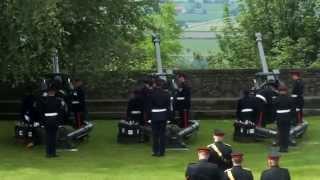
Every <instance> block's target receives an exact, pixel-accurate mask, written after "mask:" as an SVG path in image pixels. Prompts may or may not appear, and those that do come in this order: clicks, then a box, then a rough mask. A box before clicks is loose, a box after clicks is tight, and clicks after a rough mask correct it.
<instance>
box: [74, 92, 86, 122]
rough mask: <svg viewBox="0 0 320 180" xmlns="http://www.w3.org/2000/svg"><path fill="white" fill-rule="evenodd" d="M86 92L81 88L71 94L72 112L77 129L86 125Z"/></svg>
mask: <svg viewBox="0 0 320 180" xmlns="http://www.w3.org/2000/svg"><path fill="white" fill-rule="evenodd" d="M85 97H86V96H85V91H84V90H83V88H82V87H81V86H79V87H76V88H75V89H74V90H73V91H72V92H71V110H72V112H73V113H74V119H75V127H76V128H81V126H83V125H84V120H85V116H86V102H85Z"/></svg>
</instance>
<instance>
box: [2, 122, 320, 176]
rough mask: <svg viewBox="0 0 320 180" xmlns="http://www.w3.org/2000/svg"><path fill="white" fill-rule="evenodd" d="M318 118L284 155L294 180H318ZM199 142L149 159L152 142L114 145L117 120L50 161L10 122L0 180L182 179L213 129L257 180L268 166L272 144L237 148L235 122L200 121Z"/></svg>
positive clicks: (5, 130) (4, 132)
mask: <svg viewBox="0 0 320 180" xmlns="http://www.w3.org/2000/svg"><path fill="white" fill-rule="evenodd" d="M319 118H320V117H313V118H307V119H308V120H309V122H310V129H309V131H308V132H307V134H306V135H305V137H304V138H303V141H302V140H299V146H297V147H295V148H292V149H290V153H289V154H285V155H283V157H282V162H281V164H282V166H284V167H287V168H289V169H290V171H291V174H292V179H293V180H318V179H319V172H318V170H319V169H320V164H319V162H320V157H319V149H320V139H319V137H320V131H319V129H320V121H319ZM200 124H201V127H200V132H199V134H198V137H197V138H194V139H192V140H191V141H190V142H189V144H190V150H189V151H168V152H167V155H166V157H164V158H156V157H152V156H151V147H150V145H149V144H135V145H120V144H117V143H116V133H117V122H116V121H95V128H94V131H93V133H92V136H91V138H90V140H89V142H86V143H84V144H81V145H80V146H79V151H78V152H60V153H59V154H60V157H59V158H56V159H46V158H45V157H44V149H43V147H42V146H39V147H36V148H34V149H32V150H28V149H25V148H24V147H23V146H22V145H19V144H16V143H15V142H14V140H13V126H14V122H12V121H0V160H1V161H0V180H123V179H127V180H164V179H165V180H178V179H184V171H185V167H186V165H187V164H188V163H189V162H192V161H195V160H196V154H195V149H196V148H197V147H199V146H203V145H206V144H208V143H210V141H211V138H210V137H211V131H212V130H213V129H214V128H221V129H223V130H224V131H226V132H227V136H226V138H227V139H226V141H227V143H230V144H231V145H233V147H234V149H236V150H238V151H243V152H244V153H245V166H246V167H249V168H251V169H252V170H253V172H254V175H255V179H259V176H260V172H261V171H262V170H263V169H265V168H266V155H267V152H268V150H269V145H270V142H268V141H266V142H261V143H256V144H253V143H251V144H239V143H235V142H233V141H232V140H231V136H232V122H231V121H222V120H221V121H209V120H207V121H201V123H200Z"/></svg>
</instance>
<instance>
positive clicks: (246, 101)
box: [237, 90, 257, 123]
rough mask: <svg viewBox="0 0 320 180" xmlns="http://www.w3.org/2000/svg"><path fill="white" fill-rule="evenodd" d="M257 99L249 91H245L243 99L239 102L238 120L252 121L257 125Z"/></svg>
mask: <svg viewBox="0 0 320 180" xmlns="http://www.w3.org/2000/svg"><path fill="white" fill-rule="evenodd" d="M256 101H257V99H256V98H255V97H254V96H253V94H251V92H250V91H249V90H244V91H243V97H242V98H241V99H239V100H238V105H237V119H238V120H239V121H242V122H244V121H246V120H248V121H250V122H253V123H255V122H256V118H257V110H256V103H257V102H256Z"/></svg>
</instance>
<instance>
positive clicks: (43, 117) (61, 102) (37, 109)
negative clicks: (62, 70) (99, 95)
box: [21, 78, 87, 157]
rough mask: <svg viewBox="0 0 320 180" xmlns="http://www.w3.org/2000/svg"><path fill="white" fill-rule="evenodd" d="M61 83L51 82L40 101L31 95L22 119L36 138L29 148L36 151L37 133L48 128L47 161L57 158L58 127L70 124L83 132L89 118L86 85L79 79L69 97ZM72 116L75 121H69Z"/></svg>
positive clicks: (75, 81) (22, 113) (57, 79)
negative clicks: (38, 129) (39, 129)
mask: <svg viewBox="0 0 320 180" xmlns="http://www.w3.org/2000/svg"><path fill="white" fill-rule="evenodd" d="M60 80H61V79H60V78H56V79H54V80H53V81H52V82H49V84H47V87H46V88H45V89H44V90H43V91H42V94H41V96H40V97H37V96H35V95H34V94H33V93H31V92H32V91H29V93H28V94H27V95H26V96H25V97H24V99H23V100H22V110H21V116H22V119H23V121H24V123H25V124H27V125H28V127H30V128H31V131H32V132H33V134H34V135H33V136H32V139H30V142H29V143H28V144H27V147H32V146H33V145H35V144H36V143H37V142H38V141H39V140H38V138H39V137H38V135H37V134H36V133H35V132H36V131H35V129H36V128H38V127H41V126H43V127H44V128H45V136H46V138H45V141H46V154H47V157H56V156H57V155H56V141H57V131H58V127H59V126H60V125H66V124H68V125H72V126H73V127H74V128H76V129H78V128H81V127H82V126H83V125H84V120H85V118H86V114H87V113H86V103H85V92H84V90H83V82H82V81H81V80H80V79H75V80H74V81H73V83H72V87H73V88H72V90H71V91H69V92H68V93H67V92H66V91H65V89H63V88H62V86H61V81H60ZM70 114H73V116H74V119H73V118H69V116H70ZM70 119H73V121H70Z"/></svg>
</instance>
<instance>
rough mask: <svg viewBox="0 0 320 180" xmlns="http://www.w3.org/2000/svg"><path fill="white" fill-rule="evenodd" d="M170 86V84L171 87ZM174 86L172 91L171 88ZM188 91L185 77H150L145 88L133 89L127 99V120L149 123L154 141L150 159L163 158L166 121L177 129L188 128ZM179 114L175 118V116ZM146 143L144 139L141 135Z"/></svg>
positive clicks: (182, 75) (189, 95)
mask: <svg viewBox="0 0 320 180" xmlns="http://www.w3.org/2000/svg"><path fill="white" fill-rule="evenodd" d="M170 83H173V84H170ZM174 86H176V87H175V88H172V87H174ZM190 106H191V90H190V86H189V85H188V83H187V79H186V76H185V75H184V74H178V75H177V77H176V81H174V82H170V81H168V80H163V79H161V78H160V77H149V78H147V79H146V80H144V86H143V87H142V88H137V89H135V90H134V92H133V94H132V97H131V98H130V99H129V102H128V108H127V120H128V121H135V122H139V124H140V125H141V126H146V125H147V124H149V123H150V125H151V129H152V138H153V148H152V150H153V154H152V155H153V156H157V157H160V156H164V155H165V144H166V136H165V135H166V127H167V123H168V120H170V121H171V123H174V124H176V125H177V126H179V127H180V128H186V127H188V126H189V111H190ZM176 113H177V114H178V119H176V118H175V114H176ZM142 137H143V138H144V139H143V141H145V140H146V136H142Z"/></svg>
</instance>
